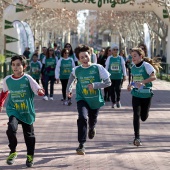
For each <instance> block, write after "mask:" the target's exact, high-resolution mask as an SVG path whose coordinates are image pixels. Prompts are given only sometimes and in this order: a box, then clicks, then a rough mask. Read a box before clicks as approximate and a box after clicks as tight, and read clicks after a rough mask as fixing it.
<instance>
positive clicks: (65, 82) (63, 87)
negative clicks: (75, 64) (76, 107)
mask: <svg viewBox="0 0 170 170" xmlns="http://www.w3.org/2000/svg"><path fill="white" fill-rule="evenodd" d="M60 81H61V86H62V95H63V99H64V100H66V88H67V84H68V79H60Z"/></svg>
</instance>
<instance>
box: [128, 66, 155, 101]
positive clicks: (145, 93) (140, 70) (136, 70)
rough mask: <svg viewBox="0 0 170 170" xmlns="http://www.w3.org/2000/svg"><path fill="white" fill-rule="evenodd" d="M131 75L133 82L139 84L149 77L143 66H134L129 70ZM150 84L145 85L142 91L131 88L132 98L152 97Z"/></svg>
mask: <svg viewBox="0 0 170 170" xmlns="http://www.w3.org/2000/svg"><path fill="white" fill-rule="evenodd" d="M131 74H132V76H133V82H141V81H143V80H145V79H147V78H149V75H148V74H147V72H146V69H145V66H144V64H142V65H141V66H140V67H136V66H135V65H134V66H133V67H132V69H131ZM151 88H152V83H151V82H150V83H147V84H145V87H144V88H142V89H138V88H133V89H132V91H131V94H132V96H135V97H139V98H149V97H152V96H153V92H152V90H151Z"/></svg>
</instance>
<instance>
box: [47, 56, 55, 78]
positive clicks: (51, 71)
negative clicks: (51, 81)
mask: <svg viewBox="0 0 170 170" xmlns="http://www.w3.org/2000/svg"><path fill="white" fill-rule="evenodd" d="M55 67H56V58H52V57H51V58H46V59H45V75H48V76H54V75H55Z"/></svg>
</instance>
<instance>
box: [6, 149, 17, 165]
mask: <svg viewBox="0 0 170 170" xmlns="http://www.w3.org/2000/svg"><path fill="white" fill-rule="evenodd" d="M16 158H17V152H13V153H10V154H9V156H8V158H7V160H6V163H7V164H8V165H12V164H13V163H14V162H15V159H16Z"/></svg>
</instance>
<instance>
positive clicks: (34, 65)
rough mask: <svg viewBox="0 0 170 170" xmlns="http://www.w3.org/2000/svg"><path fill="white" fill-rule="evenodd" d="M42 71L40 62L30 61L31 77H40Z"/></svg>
mask: <svg viewBox="0 0 170 170" xmlns="http://www.w3.org/2000/svg"><path fill="white" fill-rule="evenodd" d="M40 73H41V64H40V62H38V61H37V62H33V61H31V63H30V74H31V77H32V78H34V79H40Z"/></svg>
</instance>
